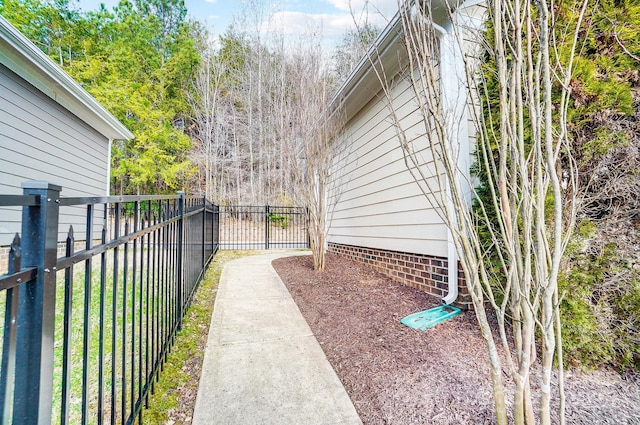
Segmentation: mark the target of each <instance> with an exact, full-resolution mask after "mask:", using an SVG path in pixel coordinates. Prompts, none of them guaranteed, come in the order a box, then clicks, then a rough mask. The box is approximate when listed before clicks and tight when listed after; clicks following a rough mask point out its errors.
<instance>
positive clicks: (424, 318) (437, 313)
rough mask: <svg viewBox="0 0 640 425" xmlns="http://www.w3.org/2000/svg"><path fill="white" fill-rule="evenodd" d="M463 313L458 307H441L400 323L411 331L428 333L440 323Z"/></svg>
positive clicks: (409, 316) (407, 318)
mask: <svg viewBox="0 0 640 425" xmlns="http://www.w3.org/2000/svg"><path fill="white" fill-rule="evenodd" d="M460 313H462V310H460V309H459V308H457V307H453V306H450V305H441V306H439V307H434V308H430V309H429V310H425V311H419V312H417V313H413V314H410V315H408V316H407V317H404V318H402V319H400V323H402V324H403V325H406V326H409V327H410V328H411V329H416V330H419V331H426V330H427V329H429V328H432V327H434V326H435V325H437V324H438V323H442V322H444V321H445V320H449V319H451V318H453V317H455V316H457V315H458V314H460Z"/></svg>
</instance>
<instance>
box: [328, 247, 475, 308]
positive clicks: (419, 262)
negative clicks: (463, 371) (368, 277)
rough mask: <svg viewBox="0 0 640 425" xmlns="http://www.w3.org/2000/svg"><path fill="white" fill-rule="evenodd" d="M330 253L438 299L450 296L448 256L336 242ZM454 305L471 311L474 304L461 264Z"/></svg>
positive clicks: (330, 248)
mask: <svg viewBox="0 0 640 425" xmlns="http://www.w3.org/2000/svg"><path fill="white" fill-rule="evenodd" d="M329 252H333V253H335V254H338V255H341V256H343V257H346V258H350V259H352V260H355V261H359V262H361V263H365V264H367V265H369V266H370V267H372V268H374V269H375V270H377V271H379V272H380V273H382V274H384V275H386V276H389V277H390V278H392V279H393V280H396V281H398V282H400V283H403V284H405V285H408V286H411V287H413V288H417V289H421V290H423V291H425V292H427V293H429V294H431V295H433V296H435V297H438V298H444V297H445V296H446V295H447V289H448V287H449V284H448V281H449V278H448V271H447V267H448V260H447V258H446V257H436V256H429V255H423V254H412V253H407V252H398V251H387V250H383V249H377V248H363V247H359V246H352V245H342V244H334V243H330V244H329ZM455 305H456V306H457V307H461V308H464V309H470V308H471V305H472V304H471V298H470V296H469V294H468V291H467V286H466V283H465V280H464V272H463V271H462V269H461V268H460V265H459V264H458V299H457V301H456V302H455Z"/></svg>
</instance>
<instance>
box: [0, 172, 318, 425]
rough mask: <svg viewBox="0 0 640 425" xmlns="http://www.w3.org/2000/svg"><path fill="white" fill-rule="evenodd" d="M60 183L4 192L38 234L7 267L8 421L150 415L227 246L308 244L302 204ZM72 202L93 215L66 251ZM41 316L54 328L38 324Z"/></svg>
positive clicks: (1, 406) (16, 245) (0, 401)
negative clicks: (80, 193)
mask: <svg viewBox="0 0 640 425" xmlns="http://www.w3.org/2000/svg"><path fill="white" fill-rule="evenodd" d="M60 190H61V188H59V187H57V186H55V185H51V184H47V183H44V182H37V183H27V184H25V195H23V196H15V195H11V196H9V195H0V205H2V206H3V207H11V206H15V207H21V208H23V211H24V212H23V230H22V232H21V233H22V235H23V237H24V236H27V237H26V238H23V240H22V241H21V239H20V236H18V235H16V238H15V239H14V242H13V244H12V249H11V251H10V254H9V257H10V258H9V260H10V264H9V273H8V274H7V275H4V276H0V312H3V313H4V316H3V317H4V326H3V328H2V334H1V335H0V339H1V347H2V352H1V353H0V354H1V355H2V358H1V359H0V360H1V366H2V369H1V370H0V421H1V423H6V424H10V423H13V424H30V423H61V424H67V423H82V424H86V423H97V424H99V425H101V424H107V423H109V424H120V423H121V424H127V423H134V422H136V423H141V421H142V411H143V408H144V407H148V403H149V396H150V394H153V392H154V391H155V383H157V381H158V377H159V375H160V373H161V372H162V371H163V369H164V364H165V362H166V361H167V356H168V354H169V352H170V351H171V350H172V347H173V344H174V342H175V337H176V333H177V332H178V331H179V330H180V328H181V325H182V319H183V317H184V314H185V313H186V311H187V309H188V308H189V306H190V305H191V302H192V301H193V296H194V294H195V291H196V290H197V288H198V283H199V282H200V280H201V279H202V277H203V275H204V271H205V269H206V267H207V266H208V264H209V262H210V261H211V259H212V258H213V256H214V255H215V253H216V251H217V250H218V249H263V248H266V249H272V248H307V247H308V231H307V227H308V217H307V214H306V211H305V210H304V209H301V208H294V207H279V206H262V207H254V206H223V207H221V206H218V205H214V204H212V203H210V202H208V201H207V200H206V199H205V198H203V197H187V196H185V195H184V193H178V194H177V195H173V196H155V195H154V196H118V197H84V198H59V193H60ZM61 206H62V207H64V208H73V209H76V210H77V209H82V208H84V209H85V212H86V218H85V227H84V229H74V228H73V227H70V229H69V233H68V240H67V242H66V252H65V253H64V254H63V255H62V256H61V257H60V258H56V257H57V255H56V245H57V237H58V233H57V232H58V230H57V227H58V224H59V222H60V215H59V214H60V213H59V208H60V207H61ZM74 211H75V210H74ZM99 220H102V226H100V221H99ZM94 232H95V233H98V232H99V233H100V239H99V240H95V241H94V237H93V235H94ZM82 238H84V245H83V246H81V245H78V242H77V241H78V240H80V241H82V240H83V239H82ZM25 239H26V242H25ZM25 259H26V261H25ZM56 277H58V279H56ZM56 281H57V282H56ZM56 287H57V288H59V289H58V291H59V292H60V299H59V300H58V301H57V302H56V299H55V296H54V295H55V291H56ZM27 291H29V294H36V295H38V297H39V298H38V297H36V299H37V300H38V303H33V301H32V300H31V298H33V297H26V296H25V294H26V293H27ZM2 293H4V300H3V298H2ZM27 298H29V299H27ZM2 301H4V302H2ZM56 304H57V305H56ZM56 309H57V310H56ZM27 315H29V316H27ZM55 315H59V317H58V318H57V319H56V318H55V317H54V316H55ZM31 316H33V317H35V319H36V322H37V323H39V324H38V325H37V326H40V329H43V324H44V325H45V326H44V328H45V329H47V332H50V333H51V335H49V334H46V335H42V334H38V333H37V331H36V328H37V326H35V325H34V324H33V323H30V322H31V321H32V320H33V317H31ZM54 322H55V323H54ZM17 323H22V324H25V323H27V328H28V329H30V331H29V332H31V333H29V334H24V331H18V329H19V327H18V326H17ZM20 332H22V333H23V334H21V333H20ZM29 338H30V339H29ZM27 340H29V342H28V343H27V342H25V341H27ZM32 340H33V341H35V342H33V341H32ZM21 344H22V346H21ZM47 344H48V345H47ZM42 353H43V354H42ZM54 357H55V358H56V359H59V360H55V363H54ZM42 382H44V383H45V384H44V385H42ZM47 382H49V384H47ZM52 385H53V386H55V388H57V389H59V393H57V395H56V396H55V397H54V394H53V393H54V387H53V386H52ZM56 391H58V390H56ZM34 406H35V407H34ZM58 421H59V422H58Z"/></svg>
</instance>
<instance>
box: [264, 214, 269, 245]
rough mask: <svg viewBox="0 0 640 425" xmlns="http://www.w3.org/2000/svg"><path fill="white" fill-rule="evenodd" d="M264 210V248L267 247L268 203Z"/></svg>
mask: <svg viewBox="0 0 640 425" xmlns="http://www.w3.org/2000/svg"><path fill="white" fill-rule="evenodd" d="M264 210H265V216H264V249H269V205H267V206H265V209H264Z"/></svg>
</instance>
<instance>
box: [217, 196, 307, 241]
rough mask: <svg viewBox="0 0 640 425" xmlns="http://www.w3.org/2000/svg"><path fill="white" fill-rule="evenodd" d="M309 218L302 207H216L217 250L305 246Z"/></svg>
mask: <svg viewBox="0 0 640 425" xmlns="http://www.w3.org/2000/svg"><path fill="white" fill-rule="evenodd" d="M308 227H309V219H308V214H307V210H306V209H305V208H302V207H274V206H229V205H221V206H220V249H298V248H308V247H309V228H308Z"/></svg>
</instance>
